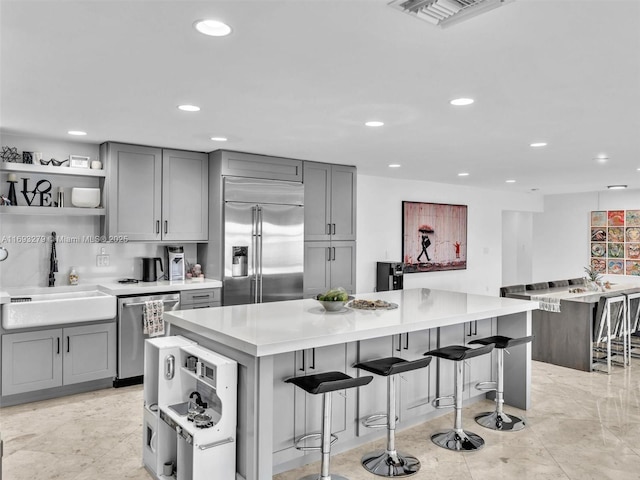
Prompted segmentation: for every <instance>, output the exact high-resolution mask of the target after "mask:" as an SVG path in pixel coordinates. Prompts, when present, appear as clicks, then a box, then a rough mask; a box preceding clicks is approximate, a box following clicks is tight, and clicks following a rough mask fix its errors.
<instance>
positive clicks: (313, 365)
mask: <svg viewBox="0 0 640 480" xmlns="http://www.w3.org/2000/svg"><path fill="white" fill-rule="evenodd" d="M309 368H310V369H312V370H315V369H316V349H315V348H312V349H311V365H310V366H309Z"/></svg>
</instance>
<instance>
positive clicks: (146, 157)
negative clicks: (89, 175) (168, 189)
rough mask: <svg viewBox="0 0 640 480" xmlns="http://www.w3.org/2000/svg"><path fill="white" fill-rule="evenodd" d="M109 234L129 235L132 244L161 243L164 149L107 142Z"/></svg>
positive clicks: (102, 152)
mask: <svg viewBox="0 0 640 480" xmlns="http://www.w3.org/2000/svg"><path fill="white" fill-rule="evenodd" d="M100 157H101V158H102V159H105V160H106V161H105V168H106V171H107V184H108V186H107V188H106V189H105V191H106V193H105V195H106V198H105V202H104V204H105V206H106V208H107V216H106V231H105V232H104V233H105V234H106V235H126V236H127V237H128V239H129V240H130V241H136V240H143V241H149V240H151V241H153V240H161V239H162V236H161V234H160V221H161V217H162V203H161V202H162V150H161V149H159V148H151V147H141V146H137V145H122V144H117V143H106V144H103V145H101V147H100Z"/></svg>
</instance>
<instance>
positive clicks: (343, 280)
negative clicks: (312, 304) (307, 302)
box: [304, 241, 356, 297]
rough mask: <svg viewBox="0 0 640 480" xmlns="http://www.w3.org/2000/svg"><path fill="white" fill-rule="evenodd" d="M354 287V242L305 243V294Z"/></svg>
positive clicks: (306, 295)
mask: <svg viewBox="0 0 640 480" xmlns="http://www.w3.org/2000/svg"><path fill="white" fill-rule="evenodd" d="M337 287H343V288H344V289H345V290H347V292H349V293H354V292H355V289H356V242H351V241H344V242H339V241H332V242H304V296H305V297H315V296H316V295H317V294H319V293H324V292H326V291H327V290H329V289H330V288H337Z"/></svg>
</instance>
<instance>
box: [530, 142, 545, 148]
mask: <svg viewBox="0 0 640 480" xmlns="http://www.w3.org/2000/svg"><path fill="white" fill-rule="evenodd" d="M529 146H530V147H533V148H540V147H546V146H547V143H546V142H535V143H530V144H529Z"/></svg>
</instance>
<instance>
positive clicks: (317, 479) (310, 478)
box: [300, 473, 349, 480]
mask: <svg viewBox="0 0 640 480" xmlns="http://www.w3.org/2000/svg"><path fill="white" fill-rule="evenodd" d="M324 478H327V479H329V478H330V479H331V480H349V479H348V478H347V477H343V476H342V475H336V474H335V473H332V474H331V475H330V476H328V477H323V476H321V475H319V474H317V473H312V474H311V475H305V476H304V477H302V478H300V480H322V479H324Z"/></svg>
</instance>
